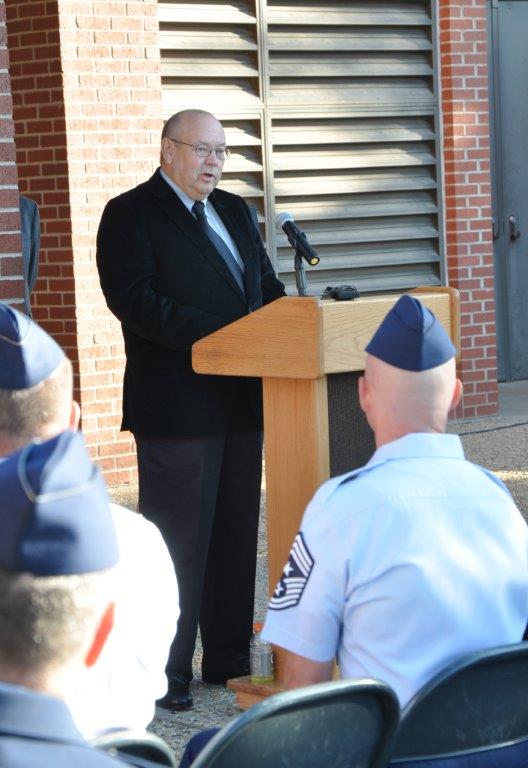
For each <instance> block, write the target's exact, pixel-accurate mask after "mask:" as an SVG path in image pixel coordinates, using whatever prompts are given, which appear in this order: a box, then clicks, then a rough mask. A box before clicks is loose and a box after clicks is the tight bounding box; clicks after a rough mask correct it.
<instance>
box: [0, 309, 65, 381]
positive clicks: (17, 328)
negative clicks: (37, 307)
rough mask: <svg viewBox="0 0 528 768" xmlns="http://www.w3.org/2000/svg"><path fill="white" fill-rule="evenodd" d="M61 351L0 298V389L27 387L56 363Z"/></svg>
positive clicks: (46, 374) (45, 335)
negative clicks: (0, 300)
mask: <svg viewBox="0 0 528 768" xmlns="http://www.w3.org/2000/svg"><path fill="white" fill-rule="evenodd" d="M64 357H65V355H64V352H63V351H62V349H61V348H60V347H59V345H58V344H57V342H56V341H54V340H53V339H52V338H51V336H49V335H48V334H47V333H46V331H44V330H43V329H42V328H41V327H40V326H39V325H37V324H36V323H34V322H33V320H30V319H29V317H27V316H26V315H23V314H22V313H21V312H18V311H17V310H16V309H13V307H10V306H8V305H7V304H3V303H2V302H0V389H9V390H12V389H29V388H30V387H34V386H36V385H37V384H40V382H41V381H44V379H47V378H48V376H51V374H52V373H53V372H54V371H55V370H56V369H57V368H58V367H59V365H60V363H61V362H62V361H63V360H64Z"/></svg>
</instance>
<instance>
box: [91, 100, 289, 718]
mask: <svg viewBox="0 0 528 768" xmlns="http://www.w3.org/2000/svg"><path fill="white" fill-rule="evenodd" d="M228 155H229V150H228V149H227V148H226V145H225V134H224V130H223V128H222V125H221V124H220V123H219V122H218V120H216V118H215V117H213V115H211V114H210V113H208V112H203V111H200V110H187V111H185V112H180V113H178V114H176V115H173V117H171V118H170V119H169V120H168V121H167V123H166V124H165V126H164V129H163V133H162V140H161V168H160V169H158V170H157V171H156V173H155V174H154V175H153V176H152V178H151V179H149V180H148V181H147V182H145V183H144V184H140V185H139V186H138V187H136V188H135V189H132V190H130V191H128V192H126V193H124V194H123V195H120V196H119V197H116V198H114V199H113V200H111V201H110V202H109V203H108V205H107V206H106V208H105V211H104V213H103V217H102V219H101V224H100V227H99V233H98V238H97V264H98V269H99V275H100V279H101V286H102V289H103V292H104V295H105V297H106V301H107V304H108V306H109V307H110V309H111V310H112V312H113V313H114V314H115V315H116V317H117V318H118V319H119V320H120V321H121V324H122V330H123V336H124V341H125V351H126V357H127V362H126V369H125V378H124V395H123V423H122V428H123V429H129V430H130V431H131V432H132V433H133V434H134V437H135V440H136V447H137V457H138V471H139V508H140V511H141V512H142V513H143V514H144V515H145V516H146V517H148V518H149V519H151V520H152V521H154V522H155V523H156V524H157V525H158V526H159V528H160V530H161V531H162V533H163V535H164V537H165V540H166V542H167V544H168V547H169V550H170V552H171V555H172V558H173V561H174V564H175V568H176V574H177V577H178V584H179V593H180V609H181V613H180V619H179V622H178V630H177V634H176V638H175V640H174V642H173V644H172V647H171V652H170V655H169V660H168V663H167V677H168V680H169V691H168V694H167V695H166V696H165V697H164V699H162V700H161V701H160V702H159V703H160V704H161V706H163V707H165V708H167V709H181V708H185V707H189V706H192V699H191V697H190V694H189V682H190V680H191V679H192V656H193V652H194V645H195V641H196V632H197V627H198V623H199V624H200V631H201V636H202V643H203V661H202V677H203V680H204V681H205V682H211V683H224V682H225V680H226V679H228V678H229V677H233V676H237V675H241V674H245V673H247V671H248V646H249V640H250V636H251V631H252V616H253V598H254V582H255V563H256V541H257V528H258V510H259V502H260V482H261V465H262V436H261V435H262V433H261V429H262V404H261V389H260V382H259V381H257V380H254V379H242V378H232V377H220V376H200V375H197V374H195V373H194V372H193V370H192V366H191V346H192V344H193V343H194V342H195V341H197V340H198V339H201V338H202V337H204V336H207V335H208V334H209V333H212V332H213V331H216V330H218V329H219V328H222V327H223V326H225V325H227V324H229V323H231V322H233V321H234V320H237V319H239V318H240V317H242V316H243V315H246V314H247V313H248V312H251V311H253V310H255V309H258V308H259V307H261V306H262V305H263V304H266V303H268V302H270V301H273V300H274V299H277V298H279V297H280V296H283V295H284V286H283V285H282V283H280V282H279V281H278V280H277V278H276V276H275V274H274V271H273V268H272V266H271V263H270V261H269V259H268V256H267V254H266V252H265V249H264V246H263V243H262V240H261V237H260V234H259V231H258V227H257V225H256V224H255V222H254V220H253V218H252V215H251V212H250V209H249V208H248V206H247V204H246V203H245V202H244V200H242V199H241V198H240V197H238V196H237V195H233V194H230V193H228V192H225V191H221V190H217V189H215V187H216V185H217V184H218V182H219V180H220V177H221V174H222V170H223V167H224V162H225V160H226V159H227V157H228Z"/></svg>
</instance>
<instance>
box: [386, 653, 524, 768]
mask: <svg viewBox="0 0 528 768" xmlns="http://www.w3.org/2000/svg"><path fill="white" fill-rule="evenodd" d="M517 658H523V659H524V658H525V659H526V665H527V667H528V642H521V643H516V644H513V645H502V646H498V647H495V648H491V649H487V650H485V651H478V652H475V653H470V654H467V655H464V656H462V657H460V658H458V659H456V660H455V661H454V662H453V663H451V664H450V665H449V666H447V667H446V668H445V669H443V670H442V671H441V672H440V673H438V674H437V675H435V677H433V678H432V679H431V680H430V681H429V682H428V683H426V685H424V686H423V688H421V689H420V690H419V691H418V693H417V694H416V695H415V696H414V697H413V698H412V699H411V701H409V703H408V704H407V705H406V707H405V708H404V709H403V711H402V715H401V720H400V727H399V729H398V733H397V735H396V738H395V740H394V749H393V753H392V757H391V766H392V765H394V766H397V765H398V763H407V762H412V761H418V760H432V759H434V758H436V759H440V758H442V759H446V758H456V757H462V756H464V755H466V756H467V755H469V754H476V753H479V752H481V753H482V752H486V751H489V750H494V749H498V748H500V747H508V746H513V745H516V744H522V743H523V742H525V741H527V739H528V717H527V718H526V729H525V731H526V732H525V734H524V735H522V736H518V737H514V738H510V737H506V732H504V735H503V736H502V737H501V736H499V738H498V739H497V740H492V739H491V732H490V728H491V725H493V726H496V727H497V728H500V722H494V723H493V724H491V722H490V721H491V713H490V715H489V716H488V722H487V723H482V726H481V728H480V733H477V734H471V735H472V736H473V743H469V744H468V746H460V745H457V744H455V743H454V742H455V738H456V735H458V734H459V733H460V729H462V728H463V727H464V724H463V723H461V722H460V720H458V721H457V723H456V725H457V726H458V730H457V732H456V734H455V727H454V726H455V724H454V723H453V728H452V729H451V731H450V735H452V739H453V742H452V746H451V748H449V745H448V744H446V747H444V748H439V747H438V746H437V747H434V744H435V741H434V739H435V737H436V739H437V743H438V741H439V740H441V739H442V738H443V737H444V735H443V733H442V732H441V728H438V726H437V728H436V732H435V717H434V716H435V714H437V712H438V704H439V703H440V704H441V703H442V699H443V700H444V701H445V711H446V712H448V711H449V702H448V701H447V698H446V697H447V696H449V695H450V694H451V695H452V696H454V695H455V693H456V692H455V690H454V688H453V686H454V685H457V686H458V687H459V689H460V691H461V692H462V693H467V699H466V698H465V697H464V700H465V702H466V710H467V711H469V708H470V706H471V701H472V696H473V697H474V696H475V691H474V690H473V688H474V686H475V682H476V681H477V678H478V677H479V676H485V675H486V673H488V674H493V672H495V673H497V674H499V669H500V665H501V664H503V663H507V662H509V661H513V662H514V661H515V659H517ZM477 684H478V682H477ZM465 686H467V689H466V688H465ZM449 688H450V689H451V691H450V692H449V691H448V689H449ZM460 691H459V693H460ZM527 695H528V694H527ZM473 701H475V704H478V702H479V699H478V698H477V699H473ZM480 701H482V702H484V706H485V705H486V703H487V702H488V701H489V700H488V699H485V698H481V699H480ZM499 704H500V702H499ZM499 709H500V707H499ZM446 719H447V722H448V724H449V717H447V718H446ZM498 720H499V718H497V721H498ZM511 727H513V726H511ZM431 731H433V733H432V735H431ZM424 733H425V734H428V738H429V739H431V741H432V745H431V749H429V750H425V749H423V748H421V746H420V742H419V741H416V736H417V734H424ZM469 738H470V739H471V736H470V737H469ZM479 739H480V743H479Z"/></svg>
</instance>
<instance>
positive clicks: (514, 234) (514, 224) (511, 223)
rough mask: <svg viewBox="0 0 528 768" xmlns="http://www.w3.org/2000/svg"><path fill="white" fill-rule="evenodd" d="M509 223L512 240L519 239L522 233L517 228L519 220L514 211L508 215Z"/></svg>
mask: <svg viewBox="0 0 528 768" xmlns="http://www.w3.org/2000/svg"><path fill="white" fill-rule="evenodd" d="M508 224H509V226H510V240H518V239H519V238H520V236H521V233H520V232H519V230H518V229H517V221H516V219H515V216H514V215H513V213H510V215H509V216H508Z"/></svg>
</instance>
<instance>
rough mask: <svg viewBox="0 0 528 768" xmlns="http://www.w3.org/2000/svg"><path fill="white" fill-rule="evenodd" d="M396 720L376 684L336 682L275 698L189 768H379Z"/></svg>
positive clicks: (390, 701)
mask: <svg viewBox="0 0 528 768" xmlns="http://www.w3.org/2000/svg"><path fill="white" fill-rule="evenodd" d="M398 719H399V704H398V700H397V698H396V694H395V693H394V692H393V691H392V689H391V688H389V686H387V685H385V684H384V683H382V682H380V681H377V680H339V681H335V682H331V683H321V684H319V685H312V686H309V687H307V688H299V689H296V690H293V691H287V692H285V693H279V694H277V695H276V696H271V697H270V698H268V699H265V700H264V701H262V702H260V703H258V704H256V705H255V706H253V707H251V709H249V710H247V712H244V713H243V714H242V715H240V717H238V718H236V719H235V720H234V721H233V722H231V723H230V724H229V725H227V726H226V727H225V728H223V729H222V730H221V731H220V732H219V733H218V734H216V736H214V737H213V739H211V741H210V742H209V743H208V744H207V746H206V747H205V748H204V749H203V751H202V752H200V754H199V755H198V757H197V758H196V760H195V761H194V762H193V768H235V766H236V767H237V768H242V766H243V767H244V768H279V766H285V767H286V766H287V768H381V766H385V765H386V762H387V760H388V756H389V752H390V746H391V743H392V739H393V737H394V734H395V731H396V727H397V724H398Z"/></svg>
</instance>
